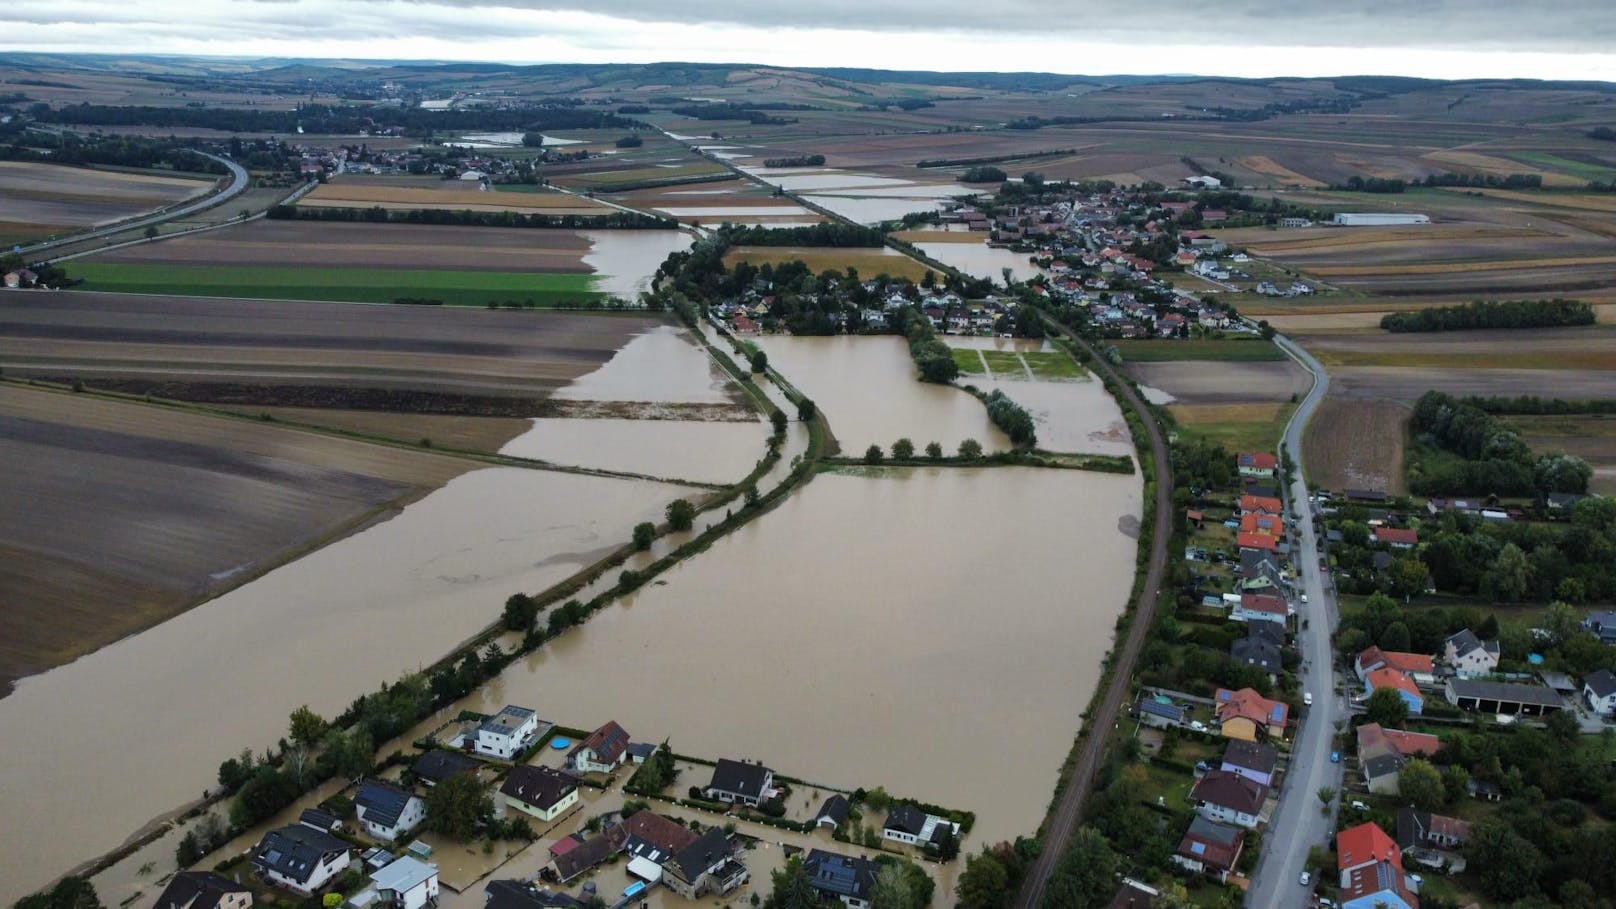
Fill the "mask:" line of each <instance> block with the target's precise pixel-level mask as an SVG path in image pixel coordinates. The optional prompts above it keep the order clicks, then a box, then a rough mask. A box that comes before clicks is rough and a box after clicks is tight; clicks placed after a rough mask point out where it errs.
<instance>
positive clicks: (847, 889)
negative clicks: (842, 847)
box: [802, 849, 881, 900]
mask: <svg viewBox="0 0 1616 909" xmlns="http://www.w3.org/2000/svg"><path fill="white" fill-rule="evenodd" d="M802 870H803V871H805V872H806V873H807V874H808V884H809V886H811V887H813V888H814V889H815V890H817V891H819V892H820V893H822V894H830V895H833V896H837V897H849V896H850V897H853V898H854V899H859V900H868V899H869V898H870V890H871V889H873V888H874V887H875V878H876V875H878V874H880V873H881V865H880V863H878V862H873V861H871V860H869V859H867V858H861V857H858V856H847V855H838V854H836V853H834V852H826V851H824V850H822V849H810V850H809V851H808V857H807V858H805V859H803V860H802Z"/></svg>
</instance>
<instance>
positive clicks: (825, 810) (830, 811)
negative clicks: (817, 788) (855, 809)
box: [814, 795, 848, 825]
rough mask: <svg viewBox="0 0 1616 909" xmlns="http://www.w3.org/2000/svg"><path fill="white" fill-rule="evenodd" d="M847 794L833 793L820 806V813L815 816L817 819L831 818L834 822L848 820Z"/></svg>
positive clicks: (839, 822)
mask: <svg viewBox="0 0 1616 909" xmlns="http://www.w3.org/2000/svg"><path fill="white" fill-rule="evenodd" d="M847 808H848V805H847V796H844V795H833V796H831V797H830V798H828V799H826V800H825V804H823V805H821V806H819V814H817V815H815V816H814V819H815V820H816V821H824V820H827V819H828V820H830V822H831V823H833V824H838V825H839V824H841V822H842V821H845V820H847Z"/></svg>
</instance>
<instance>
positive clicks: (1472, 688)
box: [1448, 678, 1565, 707]
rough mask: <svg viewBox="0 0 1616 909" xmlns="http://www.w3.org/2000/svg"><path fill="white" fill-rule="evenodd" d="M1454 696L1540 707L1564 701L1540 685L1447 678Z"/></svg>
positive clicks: (1561, 704)
mask: <svg viewBox="0 0 1616 909" xmlns="http://www.w3.org/2000/svg"><path fill="white" fill-rule="evenodd" d="M1448 685H1449V687H1451V688H1452V689H1453V693H1454V695H1455V696H1456V697H1461V698H1480V699H1481V700H1484V701H1508V702H1510V703H1517V704H1536V705H1539V706H1542V707H1563V706H1565V701H1564V700H1562V699H1561V697H1560V695H1559V694H1557V693H1556V692H1555V690H1554V689H1553V688H1547V687H1544V686H1542V685H1515V684H1512V683H1509V682H1489V681H1485V680H1482V679H1458V678H1454V679H1448Z"/></svg>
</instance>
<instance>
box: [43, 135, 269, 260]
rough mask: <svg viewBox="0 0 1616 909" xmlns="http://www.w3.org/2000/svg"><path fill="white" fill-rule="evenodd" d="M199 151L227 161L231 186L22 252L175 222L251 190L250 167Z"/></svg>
mask: <svg viewBox="0 0 1616 909" xmlns="http://www.w3.org/2000/svg"><path fill="white" fill-rule="evenodd" d="M197 154H199V155H201V156H203V157H204V158H212V159H213V160H215V161H217V162H219V163H220V164H223V165H224V166H225V167H228V168H230V185H229V186H226V187H225V188H224V189H223V190H222V191H220V192H217V193H214V194H212V195H209V196H203V197H202V198H200V199H197V200H196V201H194V202H188V203H186V204H184V205H181V206H179V207H178V208H169V209H164V210H163V211H160V212H156V213H155V214H150V215H146V216H144V217H140V218H135V219H133V220H130V221H120V222H118V223H117V224H108V225H107V226H105V227H97V228H94V229H92V230H86V231H80V232H79V233H75V234H69V235H67V236H65V237H58V238H57V239H55V240H47V241H46V242H44V243H35V244H34V245H33V246H24V247H23V248H22V250H21V253H22V255H24V256H34V255H36V254H37V253H42V252H45V251H46V250H50V249H54V248H55V247H58V246H63V245H66V244H68V243H82V242H84V241H85V240H94V239H96V238H97V237H106V236H111V235H112V234H121V233H124V232H125V231H130V230H139V229H140V228H142V227H146V226H148V225H152V224H161V223H163V222H164V221H172V220H174V219H176V218H183V217H185V216H187V215H191V214H195V213H196V212H199V211H202V210H204V209H208V208H212V207H213V206H215V205H223V204H224V203H226V202H228V201H230V200H231V199H234V198H235V197H236V196H239V195H241V194H242V193H244V192H246V191H247V186H248V184H249V183H251V180H250V179H249V178H248V176H247V171H246V169H245V168H243V167H242V166H241V165H239V164H237V163H236V162H234V161H232V160H230V159H229V158H221V157H219V156H218V155H210V154H208V153H207V152H197Z"/></svg>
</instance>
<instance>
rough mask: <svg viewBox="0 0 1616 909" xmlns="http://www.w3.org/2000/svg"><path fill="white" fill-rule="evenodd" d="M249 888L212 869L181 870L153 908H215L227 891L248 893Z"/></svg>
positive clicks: (165, 888) (164, 889)
mask: <svg viewBox="0 0 1616 909" xmlns="http://www.w3.org/2000/svg"><path fill="white" fill-rule="evenodd" d="M246 892H249V891H248V888H246V887H243V886H241V885H240V884H238V883H236V882H235V881H232V880H231V879H229V878H227V877H225V876H224V875H222V874H215V873H214V872H212V871H181V872H179V873H177V874H175V875H174V879H173V880H171V881H169V882H168V886H167V887H164V888H163V892H162V894H161V895H160V896H158V897H157V904H156V905H155V906H154V907H152V909H214V907H215V906H217V905H219V898H220V897H222V896H224V895H225V894H227V893H246Z"/></svg>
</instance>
